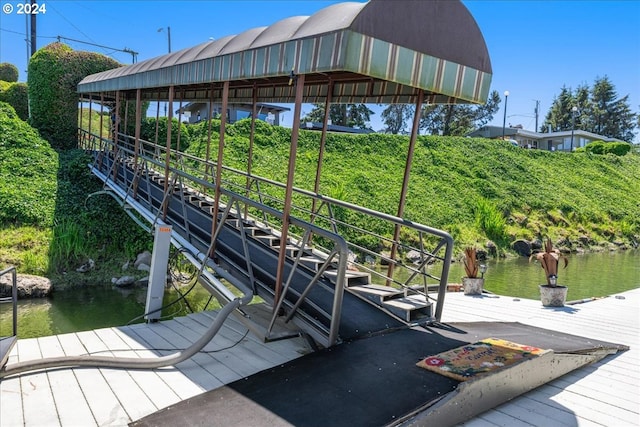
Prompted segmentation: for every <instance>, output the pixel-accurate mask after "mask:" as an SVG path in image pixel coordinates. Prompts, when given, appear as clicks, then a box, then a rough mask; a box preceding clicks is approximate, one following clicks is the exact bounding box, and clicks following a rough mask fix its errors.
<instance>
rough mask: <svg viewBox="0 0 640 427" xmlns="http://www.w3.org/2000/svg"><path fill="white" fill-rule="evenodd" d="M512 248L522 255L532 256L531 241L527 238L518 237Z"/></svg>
mask: <svg viewBox="0 0 640 427" xmlns="http://www.w3.org/2000/svg"><path fill="white" fill-rule="evenodd" d="M511 249H513V250H514V252H515V253H517V254H518V255H521V256H531V243H529V242H528V241H527V240H523V239H518V240H516V241H515V242H513V243H512V244H511Z"/></svg>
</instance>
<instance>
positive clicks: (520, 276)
mask: <svg viewBox="0 0 640 427" xmlns="http://www.w3.org/2000/svg"><path fill="white" fill-rule="evenodd" d="M487 264H488V270H487V272H486V273H485V276H484V277H485V289H486V290H488V291H490V292H493V293H496V294H499V295H509V296H514V297H519V298H530V299H539V293H538V285H539V284H541V283H543V282H544V280H545V278H544V272H543V271H542V268H540V266H539V265H538V264H537V263H535V262H531V263H529V261H528V259H527V258H524V257H523V258H517V259H507V260H497V261H495V260H490V261H489V262H488V263H487ZM463 275H464V269H463V267H462V265H461V264H460V263H455V264H453V265H452V266H451V270H450V275H449V282H450V283H456V282H458V283H459V282H460V281H461V280H460V278H461V277H462V276H463ZM558 283H559V284H562V285H567V286H568V287H569V292H568V295H567V300H569V301H571V300H579V299H584V298H591V297H602V296H607V295H612V294H616V293H620V292H624V291H627V290H630V289H634V288H638V287H640V250H634V251H626V252H616V253H609V252H606V253H591V254H583V255H572V256H570V257H569V265H568V267H567V268H566V269H562V270H560V272H559V275H558ZM187 289H188V288H183V289H182V290H181V291H182V292H183V293H184V292H185V291H186V290H187ZM178 297H179V295H178V294H177V292H176V291H175V290H171V291H167V292H166V294H165V298H164V303H165V304H168V303H169V302H172V301H175V300H177V299H178ZM209 297H210V295H209V293H208V292H207V291H205V290H204V289H203V288H202V287H200V286H196V287H195V288H194V290H193V291H192V292H191V293H189V295H188V297H187V302H188V303H189V306H191V308H192V309H193V310H194V311H200V310H203V309H205V308H207V309H214V308H217V307H218V305H217V304H215V300H213V301H210V298H209ZM145 299H146V289H130V290H124V289H114V288H111V287H91V288H88V287H83V288H76V289H74V290H71V291H67V292H58V293H54V294H53V296H52V297H51V298H49V299H34V300H21V301H20V302H19V307H18V310H19V318H18V336H19V337H20V338H29V337H39V336H47V335H54V334H62V333H67V332H77V331H85V330H91V329H97V328H103V327H109V326H120V325H126V324H127V323H129V322H133V323H138V322H142V321H143V319H142V318H140V316H141V315H142V314H143V312H144V305H145V304H144V303H145ZM445 306H446V303H445ZM10 308H11V305H10V304H3V305H2V306H1V308H0V310H1V311H0V336H5V335H9V334H10V333H11V309H10ZM189 312H190V310H189V308H188V307H187V304H186V303H185V302H184V301H180V302H179V303H177V304H174V305H172V306H171V307H169V308H167V309H165V310H164V311H163V313H162V314H163V316H164V317H167V318H168V317H171V316H172V315H186V314H187V313H189Z"/></svg>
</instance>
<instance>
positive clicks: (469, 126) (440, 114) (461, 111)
mask: <svg viewBox="0 0 640 427" xmlns="http://www.w3.org/2000/svg"><path fill="white" fill-rule="evenodd" d="M499 105H500V95H499V94H498V91H495V90H494V91H493V92H491V94H490V95H489V98H488V99H487V102H486V103H485V104H484V105H478V106H471V105H461V104H447V105H425V106H424V107H423V108H422V116H421V118H420V129H424V130H426V132H427V133H430V134H432V135H454V136H456V135H457V136H462V135H466V134H468V133H469V132H471V131H473V130H474V129H478V128H480V127H482V126H484V125H485V124H487V123H488V122H490V121H491V120H492V119H493V116H494V114H495V113H496V112H497V111H498V107H499Z"/></svg>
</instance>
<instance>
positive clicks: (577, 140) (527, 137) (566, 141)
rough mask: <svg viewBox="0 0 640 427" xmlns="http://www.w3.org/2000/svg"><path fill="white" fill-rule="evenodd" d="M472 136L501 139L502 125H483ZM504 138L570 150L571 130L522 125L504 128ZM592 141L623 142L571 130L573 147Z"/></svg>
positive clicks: (527, 145)
mask: <svg viewBox="0 0 640 427" xmlns="http://www.w3.org/2000/svg"><path fill="white" fill-rule="evenodd" d="M467 136H469V137H474V138H490V139H502V126H483V127H481V128H480V129H478V130H475V131H473V132H471V133H469V134H467ZM504 139H508V140H511V141H512V142H513V143H514V145H515V144H517V145H518V146H519V147H522V148H532V149H538V150H549V151H571V131H570V130H564V131H560V132H549V133H540V132H534V131H531V130H525V129H522V126H515V127H507V128H505V129H504ZM593 141H604V142H624V141H621V140H619V139H616V138H609V137H606V136H602V135H597V134H595V133H591V132H587V131H584V130H580V129H576V130H574V131H573V149H576V148H578V147H584V146H585V145H587V144H589V143H590V142H593Z"/></svg>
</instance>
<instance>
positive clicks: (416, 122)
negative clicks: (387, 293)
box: [387, 90, 424, 286]
mask: <svg viewBox="0 0 640 427" xmlns="http://www.w3.org/2000/svg"><path fill="white" fill-rule="evenodd" d="M423 99H424V92H423V91H422V90H420V91H418V96H417V100H416V111H415V113H414V115H413V126H412V127H411V137H410V138H409V151H408V153H407V161H406V164H405V166H404V178H403V180H402V190H401V191H400V203H399V204H398V214H397V215H396V216H397V217H398V218H402V217H403V215H404V206H405V203H406V200H407V190H408V188H409V178H410V177H411V164H412V163H413V153H414V151H415V147H416V139H417V138H418V129H419V127H420V113H421V110H422V101H423ZM399 238H400V224H396V226H395V230H394V232H393V245H392V246H391V254H390V256H389V258H391V262H390V263H389V269H388V272H387V286H389V285H390V282H391V279H392V278H393V269H394V265H395V260H396V253H397V251H398V239H399Z"/></svg>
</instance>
